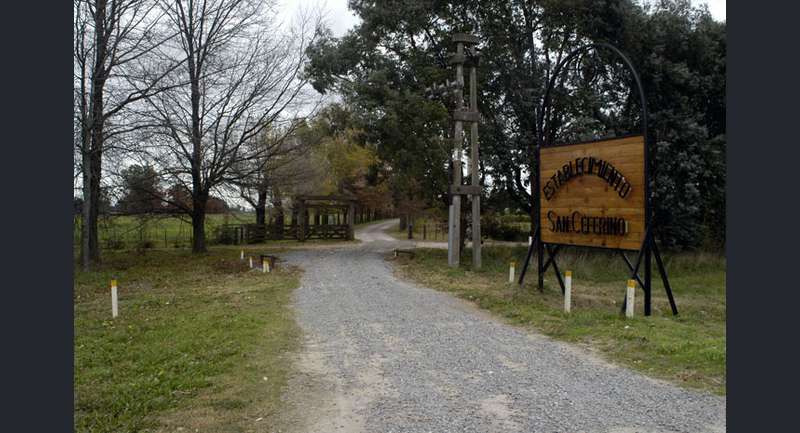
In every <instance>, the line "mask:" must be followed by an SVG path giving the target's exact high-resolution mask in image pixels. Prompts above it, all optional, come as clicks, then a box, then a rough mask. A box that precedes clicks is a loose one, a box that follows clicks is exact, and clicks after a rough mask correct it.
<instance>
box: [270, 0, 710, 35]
mask: <svg viewBox="0 0 800 433" xmlns="http://www.w3.org/2000/svg"><path fill="white" fill-rule="evenodd" d="M691 1H692V4H693V5H699V4H703V3H706V4H708V10H709V11H710V12H711V15H712V16H713V17H714V19H717V20H720V21H723V20H725V0H691ZM279 2H280V4H279V10H280V16H281V20H282V21H285V22H289V21H290V20H291V17H292V16H293V15H294V14H295V13H296V11H297V10H298V8H309V7H312V8H314V7H316V6H318V5H320V6H322V9H323V10H325V11H326V14H325V15H326V22H327V24H328V27H330V29H331V31H333V34H334V35H335V36H341V35H343V34H344V33H345V32H347V30H349V29H351V28H352V27H353V26H355V25H356V24H357V23H358V22H359V20H360V19H359V18H358V17H356V16H355V15H354V14H353V13H352V12H351V11H350V10H349V9H347V0H279Z"/></svg>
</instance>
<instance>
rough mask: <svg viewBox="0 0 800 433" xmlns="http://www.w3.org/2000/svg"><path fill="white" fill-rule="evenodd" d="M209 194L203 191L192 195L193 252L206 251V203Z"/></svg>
mask: <svg viewBox="0 0 800 433" xmlns="http://www.w3.org/2000/svg"><path fill="white" fill-rule="evenodd" d="M207 203H208V194H206V193H201V194H196V195H193V197H192V253H195V254H200V253H205V252H206V204H207Z"/></svg>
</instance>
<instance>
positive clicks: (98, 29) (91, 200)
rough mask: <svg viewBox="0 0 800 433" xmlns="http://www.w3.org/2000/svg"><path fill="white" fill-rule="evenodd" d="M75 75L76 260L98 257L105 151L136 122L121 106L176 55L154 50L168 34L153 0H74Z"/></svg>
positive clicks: (148, 92) (141, 94) (150, 88)
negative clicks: (78, 185)
mask: <svg viewBox="0 0 800 433" xmlns="http://www.w3.org/2000/svg"><path fill="white" fill-rule="evenodd" d="M73 12H74V17H73V18H74V44H73V48H74V51H73V71H74V76H73V83H74V94H75V104H74V108H75V109H74V112H75V123H76V133H75V135H76V140H75V145H76V147H77V149H76V153H77V156H79V159H80V162H79V163H78V164H77V170H76V171H79V172H80V173H81V183H82V185H81V188H82V192H83V210H82V223H81V264H82V266H83V268H84V269H88V268H89V267H90V266H91V265H92V264H96V263H99V262H100V245H99V239H98V231H97V222H98V216H99V213H100V196H101V180H102V179H101V176H102V162H103V153H104V152H105V151H106V150H107V149H108V147H109V145H110V144H111V143H113V142H114V140H115V139H119V138H121V137H122V136H124V135H125V134H126V133H128V132H130V131H132V130H135V129H137V128H139V127H141V125H137V124H136V123H135V122H129V121H127V120H126V121H119V122H115V120H116V118H117V117H120V116H121V115H122V114H123V113H124V110H126V108H127V107H129V106H130V105H131V104H132V103H135V102H137V101H141V100H143V99H145V98H148V97H150V96H152V95H154V94H157V93H158V92H161V91H163V90H164V89H165V87H164V86H163V85H162V81H163V78H164V77H166V76H167V75H168V74H169V73H170V72H171V71H172V70H173V69H174V68H176V67H177V64H178V62H172V61H171V60H170V59H169V58H168V57H165V56H163V52H161V51H160V48H161V47H162V45H163V43H164V42H165V41H166V40H168V39H169V38H171V35H169V34H168V33H167V34H165V33H163V32H162V30H163V29H162V28H161V27H160V21H161V20H160V14H161V11H160V9H159V8H157V7H156V3H155V1H153V0H73Z"/></svg>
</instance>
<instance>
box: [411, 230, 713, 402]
mask: <svg viewBox="0 0 800 433" xmlns="http://www.w3.org/2000/svg"><path fill="white" fill-rule="evenodd" d="M417 251H418V252H417V255H416V258H414V259H408V258H400V259H398V261H397V262H396V264H397V265H396V269H397V272H398V273H399V274H400V275H401V276H404V277H407V278H410V279H412V280H414V281H417V282H419V283H420V284H423V285H425V286H428V287H431V288H434V289H438V290H443V291H448V292H452V293H454V294H455V295H457V296H459V297H461V298H464V299H467V300H471V301H473V302H475V303H476V304H477V305H479V306H480V307H481V308H484V309H487V310H490V311H492V312H494V313H496V314H498V315H500V316H502V317H504V318H506V319H507V320H508V321H510V322H511V323H514V324H519V325H524V326H531V327H534V328H536V329H538V330H540V331H541V332H543V333H544V334H547V335H549V336H552V337H554V338H557V339H561V340H565V341H569V342H573V343H578V344H580V345H582V346H584V347H587V348H589V349H590V350H592V351H595V352H597V353H599V354H601V355H602V356H604V357H605V358H607V359H609V360H611V361H615V362H617V363H619V364H622V365H625V366H628V367H631V368H634V369H636V370H639V371H642V372H644V373H645V374H647V375H650V376H652V377H657V378H662V379H666V380H669V381H672V382H674V383H677V384H681V385H684V386H688V387H691V388H698V389H703V390H707V391H711V392H714V393H716V394H721V395H724V394H725V392H726V391H725V387H726V374H725V358H726V351H725V320H726V306H725V267H726V261H725V258H724V257H720V256H718V255H713V254H706V253H683V254H676V255H668V256H666V257H665V266H666V268H667V271H668V272H669V277H670V284H671V286H672V288H673V292H674V294H675V298H676V303H677V304H678V310H679V312H680V314H679V315H678V316H672V313H671V311H670V309H669V303H668V301H667V297H666V294H665V293H664V289H663V286H662V284H661V280H660V278H659V276H658V273H657V271H656V270H655V264H654V265H653V267H654V274H653V275H654V277H653V281H654V289H653V315H652V316H650V317H644V316H642V310H643V304H642V298H643V292H642V291H641V289H637V292H636V317H634V318H633V319H625V318H624V316H620V313H619V310H620V307H621V302H622V300H623V298H624V295H625V285H626V281H627V278H628V275H629V274H628V273H627V272H626V267H625V264H624V263H623V262H622V260H621V258H619V256H614V255H611V254H607V253H602V252H592V253H572V254H569V253H563V252H562V253H561V254H559V262H558V264H559V268H560V270H561V271H562V272H564V271H566V270H571V271H572V272H573V287H572V313H571V314H569V315H567V314H565V313H564V312H563V305H564V304H563V302H564V300H563V296H562V294H561V289H560V287H559V285H558V281H557V280H556V278H555V275H554V274H553V271H552V268H551V269H550V270H548V273H547V274H546V275H545V290H544V293H541V292H539V291H538V290H537V289H536V288H535V285H536V274H535V270H534V271H533V272H532V273H528V274H527V275H526V278H525V284H524V286H523V287H522V288H520V287H519V286H518V285H517V284H509V283H508V264H509V262H510V261H511V260H516V262H517V263H518V265H517V276H518V275H519V270H520V269H521V265H520V263H521V262H522V260H524V258H525V252H526V248H525V247H518V248H510V247H500V246H492V247H484V248H483V264H484V266H483V269H481V270H479V271H472V270H471V267H470V264H471V261H472V260H471V256H470V254H469V253H470V251H467V252H466V253H465V254H464V257H463V258H462V261H461V263H462V266H461V267H460V268H458V269H452V268H450V267H448V266H447V251H446V250H434V249H419V250H417ZM631 260H635V257H633V258H632V259H631Z"/></svg>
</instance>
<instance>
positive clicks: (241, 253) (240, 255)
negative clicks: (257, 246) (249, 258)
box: [239, 250, 244, 260]
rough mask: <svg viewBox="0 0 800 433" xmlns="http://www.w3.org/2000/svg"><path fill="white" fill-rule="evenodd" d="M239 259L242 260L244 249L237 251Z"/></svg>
mask: <svg viewBox="0 0 800 433" xmlns="http://www.w3.org/2000/svg"><path fill="white" fill-rule="evenodd" d="M239 260H244V250H242V251H241V252H240V253H239Z"/></svg>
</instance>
